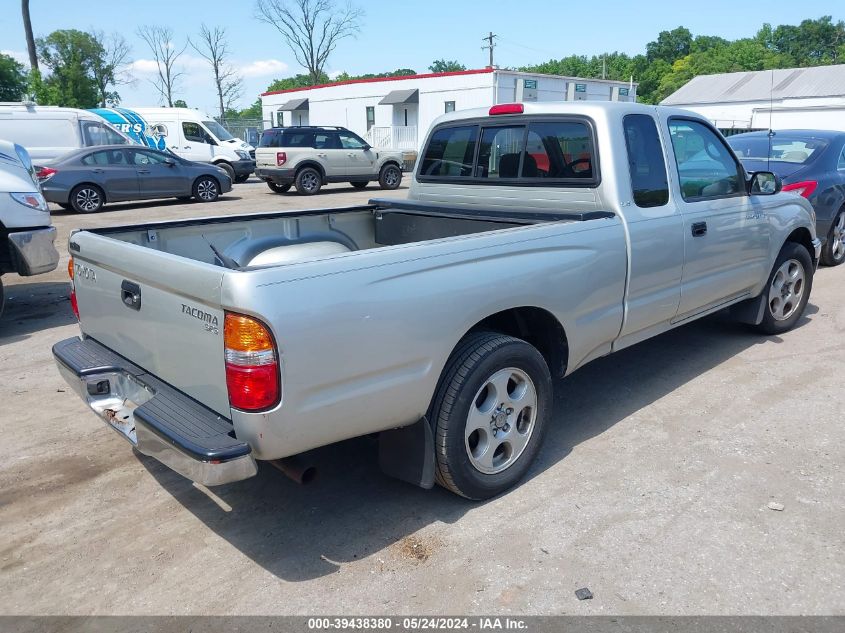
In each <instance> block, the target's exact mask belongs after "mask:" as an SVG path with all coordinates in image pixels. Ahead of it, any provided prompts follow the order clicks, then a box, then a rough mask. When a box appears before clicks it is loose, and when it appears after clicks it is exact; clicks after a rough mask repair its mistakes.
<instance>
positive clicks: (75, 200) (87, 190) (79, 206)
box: [68, 184, 105, 213]
mask: <svg viewBox="0 0 845 633" xmlns="http://www.w3.org/2000/svg"><path fill="white" fill-rule="evenodd" d="M68 199H69V200H70V207H71V209H73V210H74V211H76V212H77V213H96V212H97V211H99V210H100V209H102V208H103V204H105V196H104V195H103V190H102V189H100V188H99V187H98V186H97V185H87V184H85V185H78V186H76V187H74V188H73V190H72V191H71V192H70V196H69V197H68Z"/></svg>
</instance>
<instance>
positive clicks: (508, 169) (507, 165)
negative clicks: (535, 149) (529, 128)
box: [475, 125, 525, 178]
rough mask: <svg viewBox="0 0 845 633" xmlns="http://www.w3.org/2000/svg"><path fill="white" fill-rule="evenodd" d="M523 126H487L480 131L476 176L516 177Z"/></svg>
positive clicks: (520, 153) (523, 135) (523, 134)
mask: <svg viewBox="0 0 845 633" xmlns="http://www.w3.org/2000/svg"><path fill="white" fill-rule="evenodd" d="M523 138H525V127H524V126H522V125H517V126H507V127H488V128H484V129H483V130H482V131H481V145H480V148H479V150H478V166H477V167H476V168H475V176H476V177H477V178H516V177H517V176H518V175H519V161H520V158H521V157H522V142H523Z"/></svg>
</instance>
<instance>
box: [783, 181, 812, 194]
mask: <svg viewBox="0 0 845 633" xmlns="http://www.w3.org/2000/svg"><path fill="white" fill-rule="evenodd" d="M818 186H819V183H818V182H817V181H815V180H802V181H801V182H792V183H789V184H788V185H784V186H783V189H782V190H781V191H792V192H794V193H797V194H798V195H799V196H803V197H804V198H809V197H810V196H811V195H812V194H813V192H814V191H815V190H816V187H818Z"/></svg>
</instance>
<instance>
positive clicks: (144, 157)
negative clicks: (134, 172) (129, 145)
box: [130, 150, 166, 165]
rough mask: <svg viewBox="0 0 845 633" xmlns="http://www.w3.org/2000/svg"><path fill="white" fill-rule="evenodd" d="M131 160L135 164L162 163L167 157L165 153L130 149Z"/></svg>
mask: <svg viewBox="0 0 845 633" xmlns="http://www.w3.org/2000/svg"><path fill="white" fill-rule="evenodd" d="M130 154H131V161H132V164H133V165H160V164H162V163H163V162H164V159H165V158H166V157H165V156H164V154H157V153H156V152H143V151H140V150H130Z"/></svg>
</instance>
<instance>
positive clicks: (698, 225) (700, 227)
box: [691, 222, 707, 237]
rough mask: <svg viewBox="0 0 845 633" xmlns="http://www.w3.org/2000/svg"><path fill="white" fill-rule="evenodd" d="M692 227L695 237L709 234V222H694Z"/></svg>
mask: <svg viewBox="0 0 845 633" xmlns="http://www.w3.org/2000/svg"><path fill="white" fill-rule="evenodd" d="M691 228H692V236H693V237H701V236H702V235H706V234H707V222H693V223H692V227H691Z"/></svg>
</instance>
